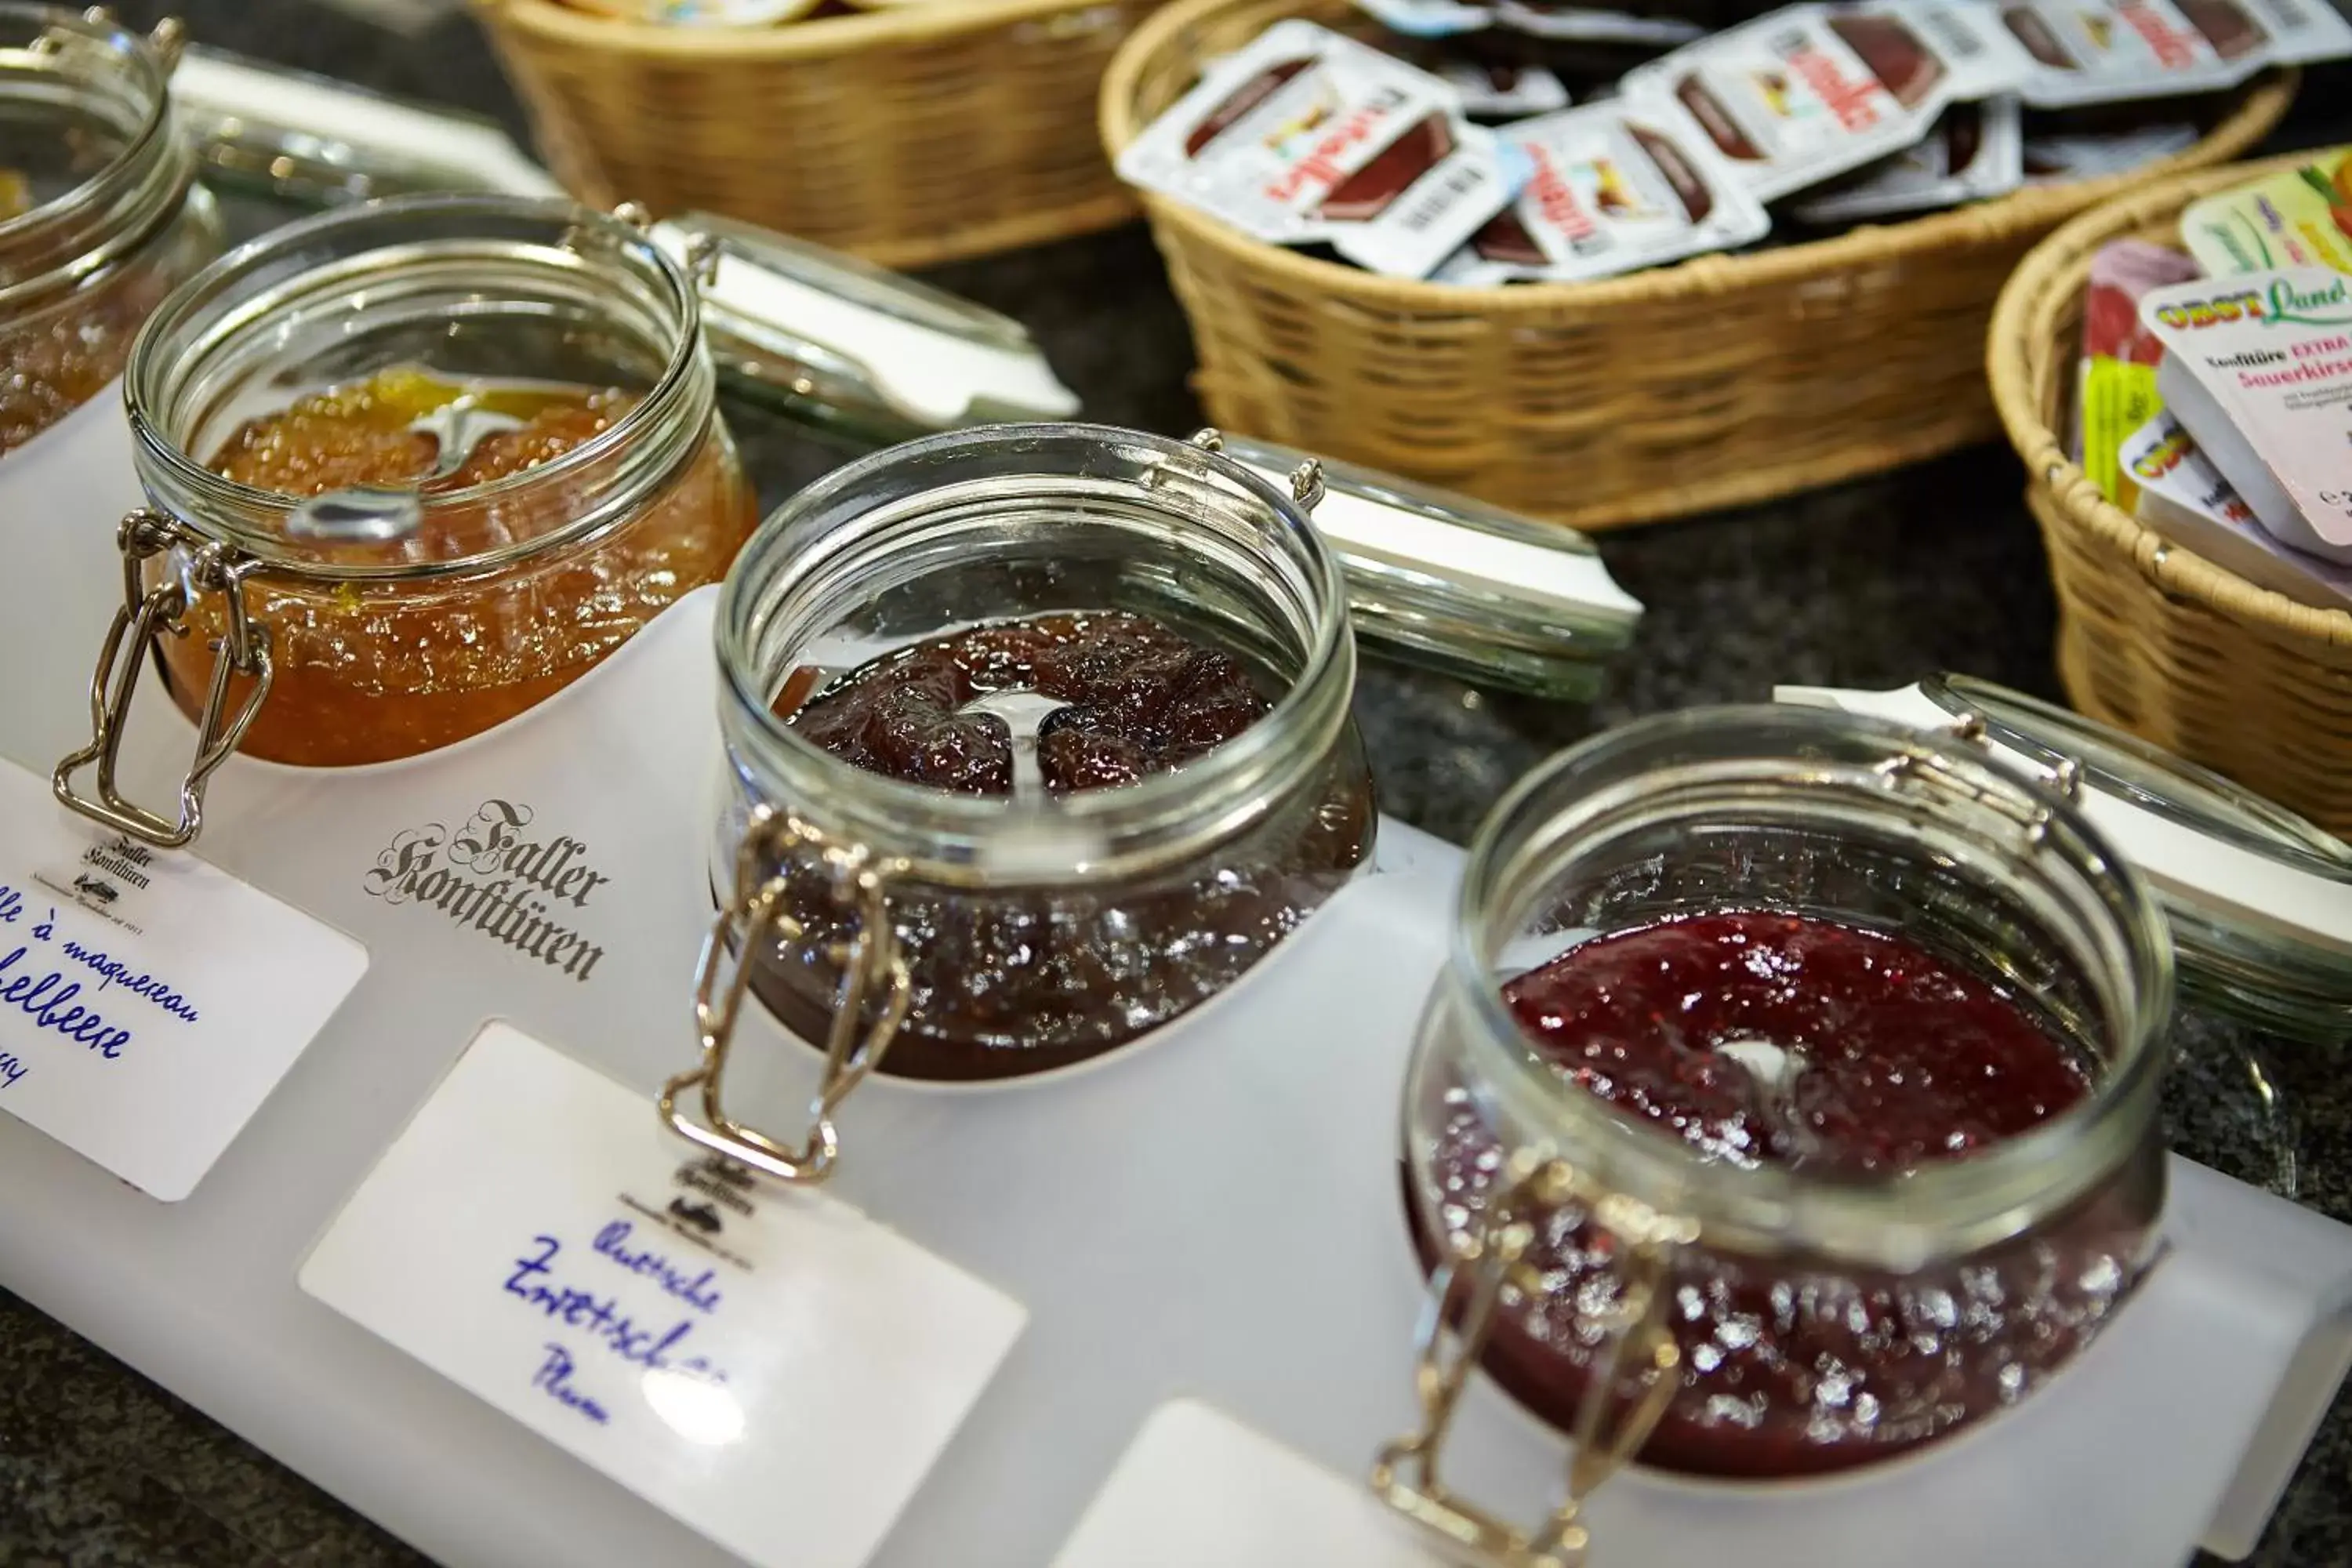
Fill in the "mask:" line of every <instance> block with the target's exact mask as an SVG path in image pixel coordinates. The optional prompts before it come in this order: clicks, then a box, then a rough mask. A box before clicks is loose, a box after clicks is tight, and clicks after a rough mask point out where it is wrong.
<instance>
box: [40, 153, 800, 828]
mask: <svg viewBox="0 0 2352 1568" xmlns="http://www.w3.org/2000/svg"><path fill="white" fill-rule="evenodd" d="M125 391H126V399H127V403H128V407H129V414H130V419H131V432H132V439H133V443H134V457H135V461H136V464H137V467H138V471H139V478H140V481H141V483H142V488H143V489H145V490H146V493H147V497H148V500H149V505H148V506H147V507H146V508H145V509H143V510H139V511H137V512H134V513H132V514H131V516H130V517H128V518H126V519H125V520H124V521H123V523H122V525H121V530H120V536H119V540H118V543H119V546H120V549H121V556H122V567H123V574H124V598H123V604H122V607H121V610H120V611H119V612H118V613H117V615H116V616H115V620H114V625H113V626H112V628H111V629H110V632H109V634H108V636H107V638H106V642H105V645H104V647H103V649H102V650H101V653H100V658H99V663H98V673H97V677H96V683H95V687H94V689H93V692H92V704H91V707H92V714H93V730H94V732H93V734H92V737H91V740H90V742H89V745H88V746H86V747H84V748H82V749H81V750H80V751H79V752H75V753H74V754H73V755H71V756H69V757H68V758H66V759H65V760H64V761H63V762H62V763H59V764H58V768H57V773H56V787H57V792H58V795H59V797H60V798H61V799H62V800H64V801H65V802H66V803H67V804H68V805H70V806H72V807H73V808H74V809H76V810H78V811H80V812H81V813H83V814H84V815H86V816H90V817H93V818H95V819H97V820H99V821H100V822H103V823H105V824H107V825H108V826H111V827H114V828H116V829H118V830H120V831H121V832H124V833H128V834H131V835H132V836H133V837H138V838H141V839H144V840H146V841H148V842H151V843H154V844H158V845H162V846H164V847H177V846H181V845H184V844H186V843H188V842H189V841H191V840H192V839H194V837H196V836H197V834H198V832H199V831H200V829H201V825H202V815H203V805H204V795H205V783H206V779H207V777H208V776H209V775H210V774H211V773H213V772H214V771H215V769H216V768H217V767H218V766H219V765H220V764H221V763H223V762H225V761H226V759H227V758H228V756H229V755H230V754H232V753H233V752H237V751H239V750H242V751H244V752H248V753H251V754H253V755H256V756H258V757H262V758H265V759H268V760H272V761H277V762H281V763H295V764H306V765H341V764H350V763H369V762H381V761H386V760H391V759H394V758H399V757H405V756H411V755H415V754H416V753H419V752H428V751H432V750H434V749H436V748H438V747H441V746H446V745H448V744H450V743H452V742H457V741H459V740H462V739H465V738H466V737H467V736H470V735H473V734H476V733H478V732H480V731H484V730H488V729H489V728H490V727H492V726H494V725H496V724H499V723H500V722H502V721H505V720H507V719H509V718H511V717H513V716H514V715H516V714H518V713H520V712H521V711H523V710H526V709H528V708H530V706H532V705H533V704H535V703H537V702H539V701H541V700H543V699H545V698H546V697H547V696H549V695H551V693H553V692H554V691H556V690H558V689H561V688H562V687H563V686H565V685H567V684H568V683H570V682H571V681H572V680H573V679H577V678H578V677H579V676H580V675H581V674H582V673H583V672H584V671H585V670H587V669H588V668H591V667H592V666H593V665H594V664H595V663H597V662H598V661H599V660H601V659H602V658H604V657H605V656H607V655H608V654H610V653H611V652H613V651H614V649H615V648H617V647H620V646H621V645H622V644H623V643H625V642H626V641H627V640H628V639H629V637H631V636H633V635H634V634H635V632H636V631H637V630H638V629H639V628H640V627H641V626H644V625H645V624H646V622H647V621H649V620H650V619H651V618H652V617H653V616H656V615H657V614H658V613H659V612H660V611H661V610H662V609H663V608H665V607H666V606H667V605H669V604H671V603H672V602H673V601H675V600H676V599H677V598H678V597H679V596H681V595H684V594H686V593H688V592H689V591H690V590H692V589H693V588H695V587H696V586H698V585H699V584H705V583H709V582H714V581H716V580H717V579H718V578H719V576H720V574H723V573H724V572H725V570H726V568H727V565H728V563H730V561H731V560H732V559H733V558H734V554H735V552H736V549H737V548H738V546H739V545H740V543H741V542H742V541H743V539H744V538H745V537H746V536H747V535H748V534H749V532H750V531H751V525H752V522H753V520H754V509H753V499H752V496H751V489H750V487H749V486H748V484H747V483H746V482H745V479H744V477H743V475H742V472H741V470H740V466H739V464H738V462H737V460H736V457H735V452H734V448H733V446H732V444H731V442H730V440H729V438H728V435H727V431H726V428H725V426H724V425H723V424H722V423H721V421H720V418H719V410H718V406H717V403H716V398H715V392H714V375H713V371H712V366H711V362H710V355H709V350H708V349H707V348H706V347H705V345H704V342H703V339H702V333H701V330H700V309H699V302H698V294H697V284H696V280H695V278H694V277H693V275H692V274H691V273H690V272H689V271H688V268H686V267H684V266H681V265H680V264H679V263H678V262H677V260H675V259H674V258H671V257H670V256H669V255H668V254H667V253H666V252H665V251H664V250H663V248H662V247H660V246H658V245H656V243H654V242H653V240H652V239H651V238H649V237H648V236H647V235H646V223H645V220H644V218H643V216H642V215H635V214H630V213H627V212H624V213H623V214H621V215H619V216H614V215H608V214H604V213H598V212H594V211H592V210H589V209H587V208H584V207H581V206H579V205H575V204H572V203H571V202H568V201H542V200H533V199H528V198H519V197H425V198H415V199H409V200H403V201H395V202H386V203H381V204H375V205H367V206H361V207H353V208H348V209H344V210H342V211H339V212H334V213H330V214H327V215H324V216H319V217H316V218H311V219H309V220H306V221H304V222H302V223H299V224H296V225H294V226H290V227H288V228H285V229H281V230H278V232H276V233H274V234H271V235H269V236H268V237H264V238H262V239H259V240H257V241H255V242H253V243H252V244H249V245H247V246H245V247H241V248H239V249H237V250H236V251H234V252H232V253H231V254H229V255H228V256H226V257H224V258H222V259H221V260H220V261H218V262H216V263H215V264H214V265H213V266H212V267H210V268H207V269H205V271H204V272H202V273H201V274H199V275H198V276H197V277H195V278H194V279H191V280H190V281H189V282H188V283H187V284H186V285H185V286H184V287H183V288H182V289H179V290H178V291H176V292H175V293H174V294H173V296H172V297H171V298H170V299H169V300H166V301H165V302H164V303H163V305H162V306H161V307H160V308H159V309H158V310H157V311H156V312H155V314H154V316H153V317H152V319H151V321H149V323H148V325H147V327H146V329H145V330H144V331H143V332H142V334H141V336H140V339H139V341H138V343H137V345H136V347H135V349H134V351H133V353H132V355H131V364H130V368H129V371H128V374H127V377H126V383H125ZM151 648H152V649H153V650H154V651H155V653H156V654H157V655H158V661H157V662H158V663H159V665H160V668H162V669H163V674H164V679H165V680H166V682H167V684H168V685H169V687H170V689H171V691H172V695H173V699H174V700H176V702H177V703H178V705H179V706H180V707H181V709H182V710H184V711H185V712H186V714H187V715H188V717H189V718H190V719H191V720H193V721H194V722H195V725H196V731H197V732H196V738H195V741H194V751H195V755H194V761H193V762H192V763H190V764H189V765H188V767H187V769H186V771H185V773H184V777H183V779H182V782H181V785H180V789H179V803H178V806H177V809H176V811H173V812H171V813H169V814H165V813H161V812H157V811H154V810H151V809H149V808H147V807H144V806H141V805H136V804H134V803H132V802H131V800H130V799H128V798H127V797H126V796H125V795H124V794H123V793H122V791H121V788H120V787H119V785H118V783H117V779H116V776H115V775H116V769H117V763H118V760H119V757H120V754H121V745H122V741H123V734H124V725H125V722H126V721H127V719H128V716H129V712H130V708H131V695H132V692H133V690H134V689H135V688H136V686H137V683H138V678H139V674H140V672H141V670H142V668H145V666H146V663H147V655H148V653H149V650H150V649H151ZM93 763H94V764H95V769H94V773H95V788H94V790H91V791H90V792H89V793H87V794H85V793H83V791H82V789H81V787H80V785H79V784H78V782H77V781H78V778H79V774H80V773H81V772H82V770H84V769H85V768H88V767H89V766H90V764H93Z"/></svg>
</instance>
